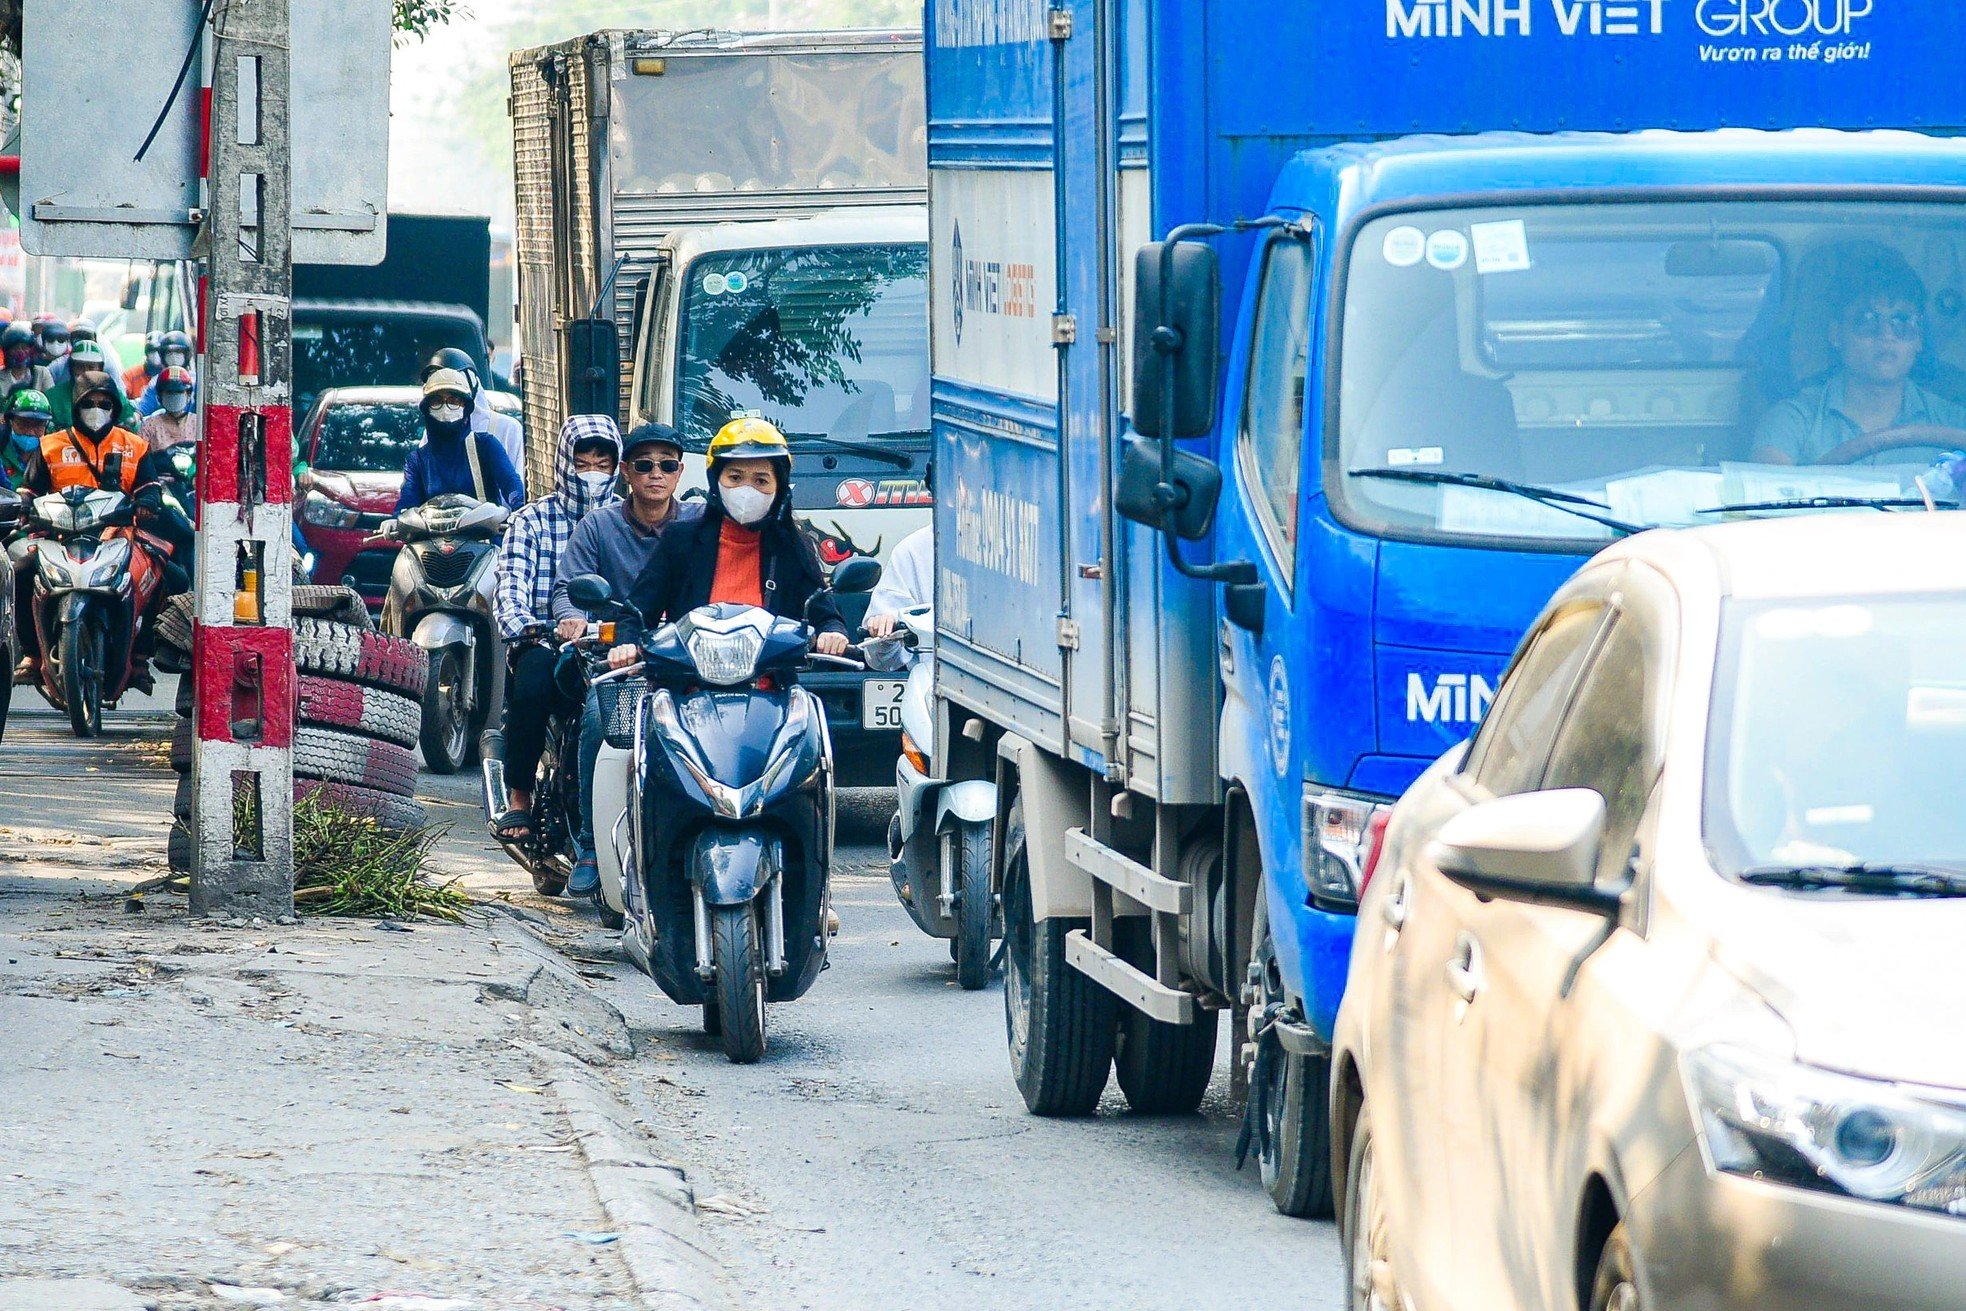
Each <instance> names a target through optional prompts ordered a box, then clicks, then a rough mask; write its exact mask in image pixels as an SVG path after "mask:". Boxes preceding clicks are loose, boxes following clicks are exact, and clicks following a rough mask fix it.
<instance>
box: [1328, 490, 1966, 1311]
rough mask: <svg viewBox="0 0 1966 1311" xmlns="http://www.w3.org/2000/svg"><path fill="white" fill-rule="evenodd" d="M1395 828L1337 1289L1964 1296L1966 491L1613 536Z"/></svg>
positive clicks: (1434, 1297)
mask: <svg viewBox="0 0 1966 1311" xmlns="http://www.w3.org/2000/svg"><path fill="white" fill-rule="evenodd" d="M1381 853H1382V854H1381V855H1380V857H1379V859H1378V860H1377V862H1376V866H1375V867H1374V868H1372V869H1370V870H1368V871H1367V874H1368V876H1369V880H1370V881H1369V883H1368V884H1367V889H1366V893H1365V896H1364V898H1363V900H1362V903H1361V905H1360V907H1359V917H1358V936H1357V939H1356V941H1355V943H1354V946H1353V952H1352V963H1351V977H1350V981H1349V987H1348V991H1347V993H1346V996H1345V1001H1344V1005H1343V1007H1342V1009H1341V1010H1340V1012H1339V1016H1338V1025H1337V1032H1336V1047H1335V1052H1334V1061H1333V1085H1332V1120H1331V1123H1332V1133H1333V1144H1332V1147H1333V1158H1334V1163H1335V1173H1336V1177H1337V1180H1338V1189H1339V1199H1340V1204H1339V1215H1340V1221H1341V1224H1342V1226H1343V1233H1344V1237H1345V1241H1346V1245H1347V1255H1348V1267H1349V1274H1350V1279H1351V1305H1352V1306H1353V1307H1354V1308H1385V1309H1386V1311H1444V1309H1447V1308H1451V1309H1452V1311H1482V1309H1483V1308H1491V1307H1493V1308H1504V1307H1506V1308H1511V1309H1512V1311H1568V1309H1569V1308H1590V1309H1591V1311H1637V1309H1638V1308H1647V1307H1657V1308H1673V1311H1699V1309H1701V1308H1768V1309H1770V1311H1774V1309H1777V1308H1779V1309H1780V1311H1804V1309H1806V1311H1841V1309H1843V1308H1848V1309H1849V1311H1895V1309H1897V1308H1912V1307H1919V1308H1937V1307H1955V1308H1956V1307H1960V1306H1966V971H1962V970H1961V968H1960V965H1959V959H1960V958H1959V956H1957V955H1955V953H1960V952H1962V951H1963V950H1966V516H1961V515H1957V514H1923V513H1921V514H1916V515H1908V514H1879V513H1871V514H1868V515H1863V516H1849V515H1833V516H1824V515H1812V516H1810V517H1808V518H1806V519H1804V518H1792V519H1787V520H1784V521H1779V522H1776V521H1765V522H1759V523H1744V524H1734V525H1728V526H1725V527H1719V528H1712V529H1700V530H1696V531H1691V532H1683V533H1648V534H1645V535H1643V536H1639V537H1635V538H1632V539H1630V540H1628V541H1626V542H1624V543H1622V544H1620V545H1618V546H1616V547H1613V548H1612V549H1610V550H1608V551H1606V552H1604V553H1603V554H1602V555H1600V556H1598V557H1596V558H1595V559H1593V560H1592V561H1591V562H1590V563H1589V564H1588V565H1587V566H1586V567H1585V568H1584V569H1583V570H1582V571H1581V572H1580V573H1579V574H1577V576H1576V577H1575V578H1574V579H1573V580H1572V581H1571V582H1570V583H1569V584H1568V585H1566V586H1565V587H1564V588H1563V589H1562V591H1561V592H1559V593H1558V594H1557V596H1556V597H1555V599H1553V600H1552V601H1551V603H1550V605H1549V606H1548V608H1547V609H1546V610H1545V611H1544V612H1543V614H1542V616H1541V617H1540V618H1539V620H1538V621H1537V624H1536V626H1535V627H1534V628H1533V629H1532V630H1531V631H1530V633H1529V635H1528V637H1527V638H1525V639H1524V642H1523V645H1522V647H1521V649H1520V650H1519V651H1518V653H1517V655H1516V658H1515V661H1514V663H1513V664H1512V665H1511V667H1510V669H1509V672H1508V675H1507V677H1506V678H1505V679H1504V681H1503V683H1502V685H1501V687H1500V688H1499V689H1498V691H1497V695H1496V700H1495V702H1494V705H1493V707H1492V709H1491V710H1490V712H1489V714H1488V716H1487V718H1486V720H1485V721H1484V723H1483V724H1482V726H1481V729H1480V731H1479V732H1478V733H1477V734H1476V736H1475V737H1474V739H1473V741H1472V742H1470V743H1468V744H1465V745H1464V746H1462V747H1459V748H1456V749H1455V750H1454V751H1453V752H1451V753H1449V754H1448V755H1447V756H1446V757H1444V758H1443V759H1441V760H1440V761H1438V762H1437V763H1436V764H1435V765H1434V766H1433V767H1432V768H1431V769H1430V770H1428V772H1427V773H1426V774H1425V775H1424V776H1423V777H1422V778H1421V779H1420V780H1419V782H1417V783H1416V784H1415V785H1414V787H1413V788H1412V790H1411V791H1410V792H1408V793H1407V795H1406V796H1405V797H1404V798H1403V799H1402V800H1401V801H1400V803H1399V805H1398V807H1397V809H1396V810H1395V811H1394V813H1393V815H1392V818H1391V820H1390V823H1389V825H1388V827H1387V830H1386V833H1385V840H1384V843H1383V846H1382V849H1381Z"/></svg>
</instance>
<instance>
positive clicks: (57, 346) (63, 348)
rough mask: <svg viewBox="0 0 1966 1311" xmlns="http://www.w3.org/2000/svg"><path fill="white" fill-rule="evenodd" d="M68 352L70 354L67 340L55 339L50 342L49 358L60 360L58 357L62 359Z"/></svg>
mask: <svg viewBox="0 0 1966 1311" xmlns="http://www.w3.org/2000/svg"><path fill="white" fill-rule="evenodd" d="M66 354H68V343H67V342H65V341H54V342H49V343H48V358H49V359H51V360H58V359H60V358H61V357H62V356H64V355H66Z"/></svg>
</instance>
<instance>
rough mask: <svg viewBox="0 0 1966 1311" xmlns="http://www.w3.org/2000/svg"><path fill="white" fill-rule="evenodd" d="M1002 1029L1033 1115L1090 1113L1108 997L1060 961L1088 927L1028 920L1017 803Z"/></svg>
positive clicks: (1107, 1035) (1010, 843) (1100, 1079)
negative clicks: (1074, 936)
mask: <svg viewBox="0 0 1966 1311" xmlns="http://www.w3.org/2000/svg"><path fill="white" fill-rule="evenodd" d="M1004 848H1005V851H1004V866H1003V869H1004V909H1003V918H1004V937H1005V939H1006V942H1005V946H1006V950H1005V952H1004V985H1003V1009H1004V1029H1005V1036H1006V1038H1007V1039H1008V1045H1009V1047H1010V1069H1011V1073H1012V1074H1013V1075H1014V1076H1016V1079H1017V1090H1018V1092H1020V1093H1022V1094H1023V1096H1024V1105H1025V1106H1026V1107H1028V1108H1029V1109H1030V1111H1031V1113H1032V1114H1033V1115H1060V1116H1063V1115H1090V1114H1092V1112H1093V1111H1094V1110H1095V1109H1096V1108H1097V1107H1098V1105H1099V1095H1100V1094H1101V1093H1103V1092H1105V1090H1106V1079H1107V1076H1108V1075H1109V1074H1110V1072H1111V1071H1112V1067H1113V1027H1114V1015H1113V1006H1114V999H1113V995H1112V994H1111V993H1110V992H1107V991H1106V990H1105V989H1104V988H1102V987H1100V986H1099V985H1098V984H1096V983H1094V982H1093V981H1092V980H1091V979H1089V978H1087V977H1086V976H1085V975H1083V974H1081V973H1079V972H1078V971H1077V970H1075V969H1073V968H1072V967H1071V966H1070V965H1069V964H1067V963H1066V960H1065V935H1066V934H1067V933H1069V932H1070V931H1071V930H1073V929H1078V928H1084V927H1086V921H1084V920H1073V919H1050V920H1046V921H1045V922H1044V923H1043V924H1038V923H1036V922H1034V921H1033V920H1032V918H1031V887H1030V871H1029V868H1028V863H1027V861H1026V859H1025V855H1024V814H1023V803H1022V802H1021V801H1020V802H1018V803H1017V804H1016V805H1015V806H1014V807H1013V808H1012V810H1011V813H1010V823H1009V825H1008V826H1007V832H1006V834H1005V840H1004Z"/></svg>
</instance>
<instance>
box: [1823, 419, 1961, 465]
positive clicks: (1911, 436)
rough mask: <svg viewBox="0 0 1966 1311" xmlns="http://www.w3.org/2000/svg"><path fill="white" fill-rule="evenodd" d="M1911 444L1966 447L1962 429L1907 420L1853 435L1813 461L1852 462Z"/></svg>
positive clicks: (1901, 448) (1948, 449)
mask: <svg viewBox="0 0 1966 1311" xmlns="http://www.w3.org/2000/svg"><path fill="white" fill-rule="evenodd" d="M1911 446H1936V447H1938V448H1939V449H1940V450H1947V451H1950V450H1966V429H1962V428H1949V427H1947V426H1946V425H1945V424H1942V423H1907V424H1901V425H1899V426H1898V427H1895V428H1882V429H1879V430H1878V431H1877V432H1873V433H1866V434H1864V435H1863V436H1861V437H1853V438H1851V439H1850V440H1849V441H1847V442H1844V443H1843V444H1842V445H1841V446H1838V447H1836V448H1834V449H1833V450H1829V451H1826V452H1824V453H1823V454H1822V455H1821V456H1819V457H1818V458H1817V460H1816V461H1815V462H1816V463H1817V464H1855V463H1856V462H1857V461H1858V460H1863V459H1868V458H1869V457H1870V456H1873V455H1881V454H1882V453H1884V452H1885V451H1899V450H1904V449H1905V448H1906V447H1911Z"/></svg>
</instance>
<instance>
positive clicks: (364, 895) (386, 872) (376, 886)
mask: <svg viewBox="0 0 1966 1311" xmlns="http://www.w3.org/2000/svg"><path fill="white" fill-rule="evenodd" d="M448 830H449V826H448V825H440V824H426V825H423V826H422V827H419V828H413V829H405V830H403V831H401V832H396V831H393V830H390V829H386V828H384V827H382V825H380V824H378V823H376V821H375V820H374V819H373V818H372V817H371V816H368V815H364V814H362V813H360V812H359V811H355V810H351V809H350V808H349V807H347V806H345V805H342V804H339V803H338V802H336V801H335V800H334V799H333V798H332V797H329V796H322V795H321V794H319V793H310V794H309V795H307V796H305V797H302V798H301V799H300V800H299V801H296V802H295V803H294V901H295V902H297V903H299V904H300V905H301V906H303V907H304V908H305V909H306V910H307V911H308V912H309V913H310V914H315V915H355V916H373V917H376V918H382V919H415V918H416V917H418V916H428V917H430V918H432V919H443V920H451V921H453V922H456V921H458V920H460V919H462V918H463V915H462V911H463V909H464V907H465V906H467V905H469V904H470V898H469V897H467V896H466V895H465V893H464V890H463V889H462V888H460V887H458V886H457V880H455V879H448V880H445V881H444V882H442V883H439V882H437V881H436V880H434V879H432V878H431V877H430V876H429V875H428V874H427V873H425V871H424V865H425V862H426V861H427V860H428V859H429V856H430V851H431V848H432V847H434V846H436V844H437V840H438V839H439V838H441V837H443V835H444V834H445V833H446V832H447V831H448Z"/></svg>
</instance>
